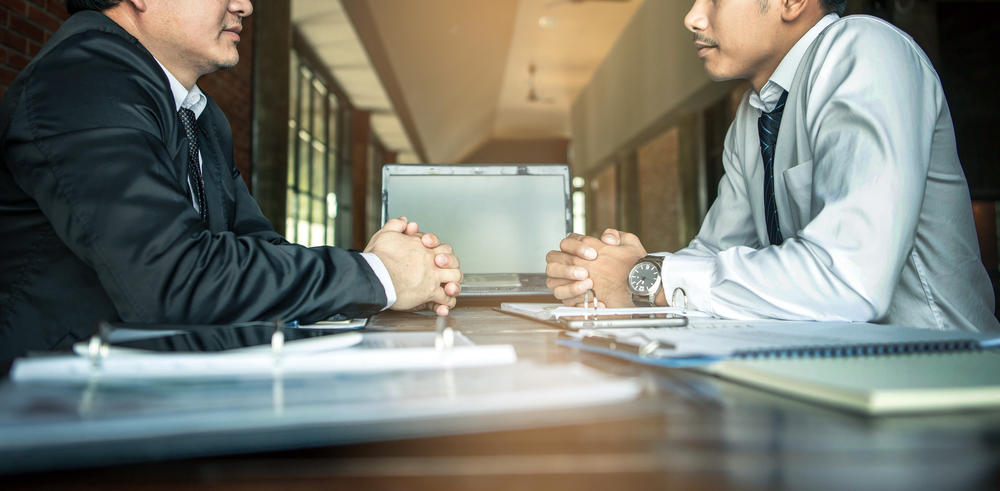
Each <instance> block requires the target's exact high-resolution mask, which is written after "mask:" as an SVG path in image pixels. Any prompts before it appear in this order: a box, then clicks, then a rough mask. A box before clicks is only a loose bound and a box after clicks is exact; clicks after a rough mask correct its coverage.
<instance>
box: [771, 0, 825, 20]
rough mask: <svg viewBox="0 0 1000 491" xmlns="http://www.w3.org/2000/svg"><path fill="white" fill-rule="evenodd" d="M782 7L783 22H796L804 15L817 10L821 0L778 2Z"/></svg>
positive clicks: (785, 0)
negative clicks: (813, 9) (812, 9)
mask: <svg viewBox="0 0 1000 491" xmlns="http://www.w3.org/2000/svg"><path fill="white" fill-rule="evenodd" d="M778 1H779V4H780V7H781V20H783V21H785V22H795V21H797V20H798V19H799V18H800V17H802V14H803V13H805V12H807V11H809V10H810V9H811V8H815V7H816V6H817V4H818V3H819V1H820V0H778Z"/></svg>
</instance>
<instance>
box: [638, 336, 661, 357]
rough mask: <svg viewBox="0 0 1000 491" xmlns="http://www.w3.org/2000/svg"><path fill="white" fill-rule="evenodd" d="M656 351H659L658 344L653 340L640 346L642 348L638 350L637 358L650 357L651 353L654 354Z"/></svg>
mask: <svg viewBox="0 0 1000 491" xmlns="http://www.w3.org/2000/svg"><path fill="white" fill-rule="evenodd" d="M658 349H660V342H659V341H657V340H655V339H654V340H652V341H650V342H648V343H646V344H644V345H642V347H641V348H639V356H643V357H645V356H650V355H652V354H653V353H656V350H658Z"/></svg>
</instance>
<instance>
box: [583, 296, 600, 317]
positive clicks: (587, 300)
mask: <svg viewBox="0 0 1000 491" xmlns="http://www.w3.org/2000/svg"><path fill="white" fill-rule="evenodd" d="M591 298H593V300H594V304H593V305H591V304H590V300H591ZM583 308H585V309H587V308H589V309H590V310H591V311H592V312H593V314H594V316H595V317H596V316H597V294H596V293H594V290H592V289H588V290H587V291H586V292H585V293H584V294H583ZM583 316H584V317H585V318H586V317H587V314H583Z"/></svg>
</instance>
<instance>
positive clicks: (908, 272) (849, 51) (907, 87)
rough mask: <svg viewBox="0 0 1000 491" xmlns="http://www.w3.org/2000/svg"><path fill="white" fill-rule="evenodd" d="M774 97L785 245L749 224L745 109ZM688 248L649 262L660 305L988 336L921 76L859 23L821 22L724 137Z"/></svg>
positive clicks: (942, 123)
mask: <svg viewBox="0 0 1000 491" xmlns="http://www.w3.org/2000/svg"><path fill="white" fill-rule="evenodd" d="M784 90H787V91H788V92H789V95H788V101H787V103H786V106H785V110H784V115H783V117H782V121H781V127H780V129H779V133H778V140H777V144H776V147H775V157H774V191H775V201H776V204H777V208H778V217H779V222H780V226H781V231H782V233H783V234H784V237H785V241H784V242H783V243H782V244H780V245H777V246H769V245H768V244H769V240H768V237H767V228H766V223H765V219H764V193H763V178H764V176H763V174H764V173H763V162H762V158H761V154H760V143H759V137H758V134H757V131H758V130H757V119H758V117H759V116H760V114H761V110H762V109H763V110H766V111H770V110H771V109H772V108H773V107H774V106H775V105H776V104H777V101H778V98H779V97H780V96H781V94H782V92H783V91H784ZM723 166H724V168H725V176H724V177H723V178H722V181H721V182H720V184H719V196H718V199H717V200H716V201H715V203H714V204H713V205H712V208H711V209H710V210H709V212H708V215H707V216H706V217H705V221H704V223H703V224H702V228H701V230H700V231H699V233H698V236H697V237H695V239H694V240H693V241H692V242H691V244H690V245H689V246H688V247H687V248H685V249H682V250H680V251H678V252H677V253H675V254H672V255H671V254H668V255H666V256H667V257H666V258H665V260H664V263H663V284H664V288H665V292H666V295H667V298H668V299H670V298H671V296H672V293H673V291H674V289H676V288H683V289H684V291H685V292H686V294H687V297H688V304H689V306H690V307H691V308H694V309H698V310H702V311H706V312H709V313H712V314H715V315H717V316H720V317H728V318H739V319H753V318H775V319H801V320H849V321H874V322H882V323H892V324H902V325H909V326H918V327H927V328H936V329H966V330H970V331H986V330H998V329H1000V324H998V323H997V321H996V319H995V318H994V316H993V290H992V287H991V285H990V282H989V278H988V277H987V274H986V270H985V268H984V267H983V265H982V263H981V260H980V255H979V244H978V241H977V238H976V231H975V224H974V222H973V217H972V206H971V201H970V198H969V190H968V185H967V184H966V180H965V174H964V173H963V171H962V167H961V164H960V162H959V159H958V153H957V150H956V146H955V135H954V128H953V126H952V121H951V113H950V112H949V110H948V105H947V102H946V101H945V97H944V93H943V92H942V89H941V84H940V82H939V80H938V77H937V73H936V72H935V71H934V68H933V67H932V66H931V64H930V61H929V60H928V59H927V57H926V56H925V55H924V53H923V52H922V51H921V50H920V48H919V47H918V46H917V45H916V43H914V42H913V40H912V39H911V38H910V37H909V36H907V35H906V34H904V33H903V32H901V31H899V30H898V29H896V28H895V27H893V26H891V25H890V24H888V23H886V22H884V21H882V20H880V19H877V18H874V17H868V16H849V17H844V18H839V17H838V16H837V15H836V14H830V15H827V16H826V17H824V18H823V19H822V20H821V21H820V22H818V23H817V24H816V26H814V27H813V28H812V29H811V30H810V31H809V32H808V33H806V35H804V36H803V37H802V38H801V39H800V40H799V41H798V43H797V44H795V46H794V47H793V48H792V49H791V50H790V51H789V52H788V54H787V55H786V56H785V58H784V59H783V60H782V62H781V64H780V65H779V66H778V68H777V69H776V70H775V72H774V74H773V75H772V76H771V78H770V80H769V81H768V82H767V84H766V85H765V86H764V87H763V88H762V89H761V93H760V94H757V93H754V91H753V90H750V91H748V93H747V95H746V96H745V97H744V99H743V102H742V103H741V104H740V107H739V109H738V110H737V114H736V117H735V120H734V121H733V124H732V126H730V128H729V133H728V135H727V136H726V141H725V148H724V152H723Z"/></svg>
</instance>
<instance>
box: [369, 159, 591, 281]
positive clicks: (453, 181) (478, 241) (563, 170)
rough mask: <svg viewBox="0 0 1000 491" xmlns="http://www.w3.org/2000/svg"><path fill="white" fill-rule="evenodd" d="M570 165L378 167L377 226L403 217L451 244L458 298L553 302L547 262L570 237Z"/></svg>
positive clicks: (395, 165)
mask: <svg viewBox="0 0 1000 491" xmlns="http://www.w3.org/2000/svg"><path fill="white" fill-rule="evenodd" d="M569 180H570V174H569V166H567V165H563V164H559V165H551V164H511V165H508V164H493V165H470V164H455V165H416V164H388V165H385V166H383V167H382V223H385V221H386V220H388V219H389V218H394V217H398V216H405V217H406V218H407V219H408V220H410V221H414V222H417V224H419V225H420V230H421V231H424V232H433V233H435V234H436V235H437V236H438V237H440V238H441V241H442V242H444V243H447V244H450V245H451V246H452V247H453V248H454V251H455V255H456V256H458V259H459V261H461V263H462V264H461V268H462V272H463V274H464V280H463V281H462V293H461V295H460V296H463V297H475V296H506V295H518V296H520V295H549V296H551V295H552V291H551V290H549V289H548V288H546V287H545V255H546V253H548V251H550V250H553V249H558V248H559V242H560V241H561V240H562V239H564V238H565V237H566V234H568V233H569V232H570V231H571V230H572V208H571V197H570V181H569Z"/></svg>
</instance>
